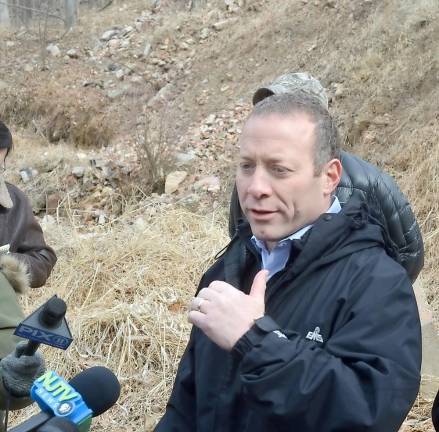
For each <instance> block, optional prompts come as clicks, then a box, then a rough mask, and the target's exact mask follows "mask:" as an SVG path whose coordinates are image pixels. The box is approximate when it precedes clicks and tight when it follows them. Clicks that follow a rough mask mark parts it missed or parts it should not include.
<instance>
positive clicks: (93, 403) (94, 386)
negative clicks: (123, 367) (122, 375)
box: [69, 366, 120, 417]
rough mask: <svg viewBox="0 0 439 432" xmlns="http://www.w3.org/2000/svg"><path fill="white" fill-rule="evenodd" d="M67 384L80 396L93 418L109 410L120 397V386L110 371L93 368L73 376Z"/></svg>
mask: <svg viewBox="0 0 439 432" xmlns="http://www.w3.org/2000/svg"><path fill="white" fill-rule="evenodd" d="M69 384H70V385H71V386H72V387H73V388H74V389H75V390H76V391H77V392H78V393H79V394H80V395H81V396H82V398H83V399H84V402H85V404H86V405H87V406H88V407H89V408H90V409H91V410H92V411H93V417H96V416H98V415H101V414H102V413H103V412H105V411H107V409H109V408H111V407H112V406H113V405H114V404H115V403H116V401H117V399H118V398H119V395H120V384H119V381H118V380H117V378H116V375H114V373H113V372H111V370H110V369H108V368H106V367H103V366H93V367H91V368H89V369H85V370H84V371H82V372H80V373H79V374H78V375H76V376H74V377H73V378H72V379H71V380H70V381H69Z"/></svg>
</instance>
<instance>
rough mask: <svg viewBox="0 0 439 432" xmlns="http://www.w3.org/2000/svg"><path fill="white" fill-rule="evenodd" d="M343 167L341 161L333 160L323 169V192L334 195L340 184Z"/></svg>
mask: <svg viewBox="0 0 439 432" xmlns="http://www.w3.org/2000/svg"><path fill="white" fill-rule="evenodd" d="M342 171H343V167H342V165H341V162H340V160H339V159H331V160H330V161H329V162H328V163H326V164H325V166H324V167H323V172H322V175H323V192H324V193H325V194H328V195H332V194H333V193H334V191H335V189H336V188H337V186H338V184H339V183H340V179H341V173H342Z"/></svg>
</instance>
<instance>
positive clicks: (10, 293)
mask: <svg viewBox="0 0 439 432" xmlns="http://www.w3.org/2000/svg"><path fill="white" fill-rule="evenodd" d="M12 147H13V142H12V135H11V133H10V131H9V129H8V128H7V127H6V125H5V124H4V123H3V122H1V121H0V167H1V168H3V170H4V168H5V163H6V158H7V156H8V154H9V152H10V151H11V149H12ZM3 170H2V172H1V173H0V432H2V431H4V430H5V425H4V422H3V418H4V415H5V411H6V410H8V409H12V410H18V409H22V408H24V407H25V406H28V405H30V404H31V403H32V402H33V400H32V399H31V398H30V389H31V386H32V384H33V382H34V380H35V379H36V378H38V376H40V375H41V374H42V373H43V372H44V370H45V361H44V358H43V356H42V355H41V353H39V352H36V353H34V354H33V355H26V354H24V350H25V347H26V343H25V342H24V341H22V340H21V339H20V338H18V337H17V336H14V334H13V333H14V330H15V328H16V326H17V325H18V324H19V323H20V322H21V321H22V320H23V319H24V314H23V310H22V307H21V305H20V302H19V298H18V296H19V295H21V294H24V293H25V292H26V290H27V289H28V288H29V287H40V286H42V285H44V284H45V282H46V280H47V278H48V276H49V275H50V272H51V271H52V268H53V266H54V265H55V262H56V255H55V252H54V251H53V249H52V248H51V247H49V246H47V245H46V242H45V240H44V236H43V232H42V230H41V227H40V225H39V224H38V222H37V220H36V219H35V217H34V215H33V212H32V208H31V206H30V204H29V201H28V199H27V198H26V196H25V195H24V193H23V192H22V191H20V190H19V189H18V188H17V187H16V186H14V185H12V184H10V183H8V182H6V181H5V180H4V178H3ZM20 341H21V342H20Z"/></svg>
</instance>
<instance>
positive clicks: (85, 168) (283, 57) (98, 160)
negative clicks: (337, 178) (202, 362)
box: [0, 0, 439, 431]
mask: <svg viewBox="0 0 439 432" xmlns="http://www.w3.org/2000/svg"><path fill="white" fill-rule="evenodd" d="M79 17H80V20H79V22H78V24H77V26H76V27H75V28H73V29H72V31H70V32H69V33H67V34H63V31H62V29H58V28H57V27H56V26H53V27H49V28H48V30H47V34H45V35H42V33H41V31H38V28H37V26H36V27H35V28H31V29H25V28H20V29H6V28H3V29H0V94H1V98H0V118H2V119H3V120H4V121H6V122H8V123H9V124H10V125H11V126H12V127H13V129H14V132H15V136H16V142H17V151H16V152H15V154H13V156H12V158H11V164H10V165H8V176H9V178H10V179H11V180H12V181H14V182H15V183H17V184H18V185H19V186H20V187H21V188H22V189H24V190H26V192H27V193H28V194H29V196H30V197H31V198H32V201H33V205H34V208H35V211H36V212H37V213H38V214H39V216H40V217H45V223H49V224H50V223H55V220H56V221H57V223H58V222H59V221H63V220H66V219H68V220H69V221H73V222H74V226H75V229H78V230H80V231H81V232H82V231H91V232H93V231H96V230H98V231H99V229H101V228H102V229H105V227H107V225H108V224H110V225H111V224H114V223H117V222H118V221H120V220H124V221H126V213H127V211H130V209H132V207H133V205H138V204H139V202H140V203H143V204H142V205H144V208H149V207H148V205H149V204H151V206H152V207H154V206H159V207H160V206H165V207H166V206H168V207H167V208H177V207H181V206H183V207H187V208H189V209H190V210H191V211H195V212H198V213H199V214H206V213H209V212H212V209H217V210H218V212H220V213H223V214H226V213H227V203H228V197H229V194H230V187H231V184H232V182H233V171H234V165H233V160H234V155H235V153H236V142H237V138H238V136H239V133H240V128H241V126H242V122H243V120H244V118H245V116H246V115H247V114H248V112H249V110H250V107H251V105H250V102H251V96H252V93H253V91H254V90H255V89H256V88H257V87H258V86H259V85H260V84H262V83H266V82H268V81H270V80H271V79H272V78H274V77H276V76H277V75H280V74H282V73H285V72H288V71H308V72H310V73H311V74H312V75H314V76H315V77H317V78H319V79H320V80H321V81H322V84H323V85H324V86H325V88H326V90H327V92H328V95H329V99H330V110H331V111H332V112H333V113H334V114H335V116H336V118H337V121H338V124H339V126H340V129H341V131H342V134H343V137H344V147H345V149H346V150H348V151H350V152H353V153H356V154H359V155H360V156H362V157H364V158H366V159H367V160H369V161H371V162H372V163H375V164H377V165H378V166H380V167H381V168H383V169H385V170H386V171H387V172H389V173H390V174H392V175H393V176H394V177H395V178H396V179H397V181H398V183H399V184H400V186H401V188H402V189H403V190H404V192H405V193H406V194H407V195H408V197H409V199H410V201H411V203H412V205H413V208H414V210H415V212H416V215H417V217H418V221H419V224H420V226H421V228H422V231H423V234H424V241H425V247H426V265H425V269H424V272H423V275H424V276H423V277H424V280H425V281H426V287H427V298H428V301H429V302H430V303H431V305H432V307H433V309H434V313H435V319H436V320H437V319H438V318H439V313H438V312H439V294H438V290H439V274H438V272H437V270H436V268H437V262H439V248H438V247H436V243H437V241H436V237H437V234H438V233H439V217H438V215H439V189H438V182H437V178H438V176H439V172H438V168H437V167H438V161H439V146H438V145H437V137H438V132H439V118H438V117H439V114H438V113H439V109H438V108H439V106H438V101H439V85H438V84H439V65H438V59H439V44H438V35H439V21H438V18H439V3H438V1H437V0H417V1H415V2H413V1H409V0H285V1H278V0H190V1H183V0H154V1H153V0H125V1H122V0H114V1H113V2H110V3H109V5H108V7H105V8H104V9H103V10H100V11H98V10H96V9H90V8H88V7H87V5H86V4H84V5H83V6H81V9H80V15H79ZM148 203H149V204H148ZM47 215H49V216H47ZM137 216H138V213H136V217H137ZM131 222H132V221H131ZM131 222H130V223H131ZM139 223H140V222H139ZM162 408H163V407H162V406H158V405H157V404H156V405H154V403H151V404H150V405H148V408H147V409H148V410H149V411H148V413H150V414H151V413H152V414H151V418H152V419H156V418H157V416H158V415H159V413H160V410H161V409H162ZM427 411H428V409H427ZM420 412H421V414H419V413H418V414H419V415H418V414H417V417H416V416H415V419H414V420H413V421H412V423H410V422H409V423H408V424H407V428H408V429H407V430H411V431H415V430H428V429H427V427H429V426H425V424H424V423H422V422H423V421H424V420H425V419H426V418H427V417H428V414H427V413H426V411H422V410H421V411H420ZM425 421H426V420H425ZM139 422H141V421H140V420H139ZM136 424H137V425H139V424H141V423H136Z"/></svg>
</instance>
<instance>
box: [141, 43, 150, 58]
mask: <svg viewBox="0 0 439 432" xmlns="http://www.w3.org/2000/svg"><path fill="white" fill-rule="evenodd" d="M150 52H151V44H150V43H147V44H146V45H145V49H144V50H143V56H144V57H148V56H149V53H150Z"/></svg>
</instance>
